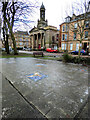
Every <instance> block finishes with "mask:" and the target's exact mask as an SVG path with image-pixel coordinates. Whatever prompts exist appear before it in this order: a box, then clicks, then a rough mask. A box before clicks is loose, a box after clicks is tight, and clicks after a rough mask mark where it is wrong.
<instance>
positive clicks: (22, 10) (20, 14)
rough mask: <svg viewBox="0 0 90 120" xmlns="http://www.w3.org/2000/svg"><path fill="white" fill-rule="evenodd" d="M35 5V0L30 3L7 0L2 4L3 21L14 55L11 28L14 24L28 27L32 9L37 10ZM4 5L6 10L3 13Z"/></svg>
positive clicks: (14, 43)
mask: <svg viewBox="0 0 90 120" xmlns="http://www.w3.org/2000/svg"><path fill="white" fill-rule="evenodd" d="M36 4H37V2H36V0H33V2H31V0H29V1H28V2H26V1H23V2H22V1H21V0H18V1H17V0H9V1H8V2H2V13H3V21H4V23H6V24H7V25H8V29H9V34H10V36H11V39H12V42H13V48H14V54H18V53H17V48H16V41H15V37H14V31H13V27H14V26H15V24H16V23H17V24H20V23H21V22H22V23H24V25H28V24H29V23H31V22H33V21H30V16H31V15H32V14H33V11H34V9H35V8H37V5H36ZM5 5H6V8H5V10H4V11H3V9H4V7H5Z"/></svg>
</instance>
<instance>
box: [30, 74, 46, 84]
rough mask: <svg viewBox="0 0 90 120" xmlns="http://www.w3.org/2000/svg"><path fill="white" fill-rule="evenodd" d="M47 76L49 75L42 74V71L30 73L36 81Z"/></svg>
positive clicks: (31, 77)
mask: <svg viewBox="0 0 90 120" xmlns="http://www.w3.org/2000/svg"><path fill="white" fill-rule="evenodd" d="M45 77H48V76H47V75H44V74H42V73H38V72H37V73H33V74H29V75H28V78H30V79H32V80H34V81H35V82H36V81H38V80H41V79H43V78H45Z"/></svg>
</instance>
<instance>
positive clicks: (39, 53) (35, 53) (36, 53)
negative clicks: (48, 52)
mask: <svg viewBox="0 0 90 120" xmlns="http://www.w3.org/2000/svg"><path fill="white" fill-rule="evenodd" d="M33 55H34V57H35V55H42V57H43V52H41V51H40V52H33Z"/></svg>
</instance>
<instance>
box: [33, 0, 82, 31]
mask: <svg viewBox="0 0 90 120" xmlns="http://www.w3.org/2000/svg"><path fill="white" fill-rule="evenodd" d="M75 1H77V0H38V2H39V3H40V5H41V4H42V2H43V4H44V6H45V9H46V14H45V15H46V16H45V18H46V19H47V20H48V25H52V26H56V27H57V28H58V29H59V25H60V24H61V23H62V22H63V19H64V18H65V17H66V10H67V11H70V7H71V6H72V3H73V2H75ZM78 1H81V0H78ZM68 14H69V13H68ZM35 19H36V20H35ZM35 19H34V20H35V26H36V25H37V19H40V10H39V9H38V10H37V12H36V16H35Z"/></svg>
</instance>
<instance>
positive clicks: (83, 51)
mask: <svg viewBox="0 0 90 120" xmlns="http://www.w3.org/2000/svg"><path fill="white" fill-rule="evenodd" d="M78 52H79V51H72V52H71V54H74V55H77V54H78ZM80 54H83V55H86V54H87V52H86V51H85V50H84V49H82V50H81V51H80Z"/></svg>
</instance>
